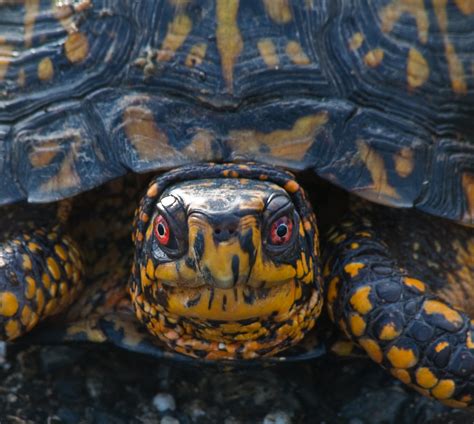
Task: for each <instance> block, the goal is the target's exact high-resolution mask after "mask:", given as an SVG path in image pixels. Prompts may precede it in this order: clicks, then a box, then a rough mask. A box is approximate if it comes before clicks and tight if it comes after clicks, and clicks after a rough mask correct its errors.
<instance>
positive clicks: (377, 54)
mask: <svg viewBox="0 0 474 424" xmlns="http://www.w3.org/2000/svg"><path fill="white" fill-rule="evenodd" d="M383 57H384V51H383V50H382V49H374V50H370V51H369V52H368V53H367V54H366V55H365V56H364V63H365V64H366V65H367V66H368V67H369V68H376V67H377V66H379V65H380V64H381V63H382V60H383Z"/></svg>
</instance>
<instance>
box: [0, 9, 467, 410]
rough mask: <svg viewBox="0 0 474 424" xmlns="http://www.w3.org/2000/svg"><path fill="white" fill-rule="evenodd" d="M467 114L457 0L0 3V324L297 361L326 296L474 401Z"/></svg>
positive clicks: (426, 382)
mask: <svg viewBox="0 0 474 424" xmlns="http://www.w3.org/2000/svg"><path fill="white" fill-rule="evenodd" d="M473 116H474V4H473V2H472V0H432V1H429V0H375V1H368V0H357V1H356V0H344V1H342V0H340V1H335V0H305V1H303V0H301V1H291V2H290V1H288V0H262V1H250V0H248V1H244V0H242V1H238V0H216V1H194V0H168V1H164V0H163V1H146V2H136V1H127V0H123V1H117V2H115V1H113V2H108V1H99V0H97V1H94V2H90V1H79V2H73V1H53V2H51V1H50V0H47V1H39V0H33V1H26V2H24V4H20V2H16V1H13V2H9V1H6V2H1V4H0V173H1V174H0V175H1V179H0V203H2V204H3V205H4V206H2V209H1V214H2V215H1V216H2V219H1V223H0V228H1V237H2V239H1V244H0V337H1V338H2V339H4V340H14V339H17V338H19V337H22V339H24V338H25V337H33V339H35V336H34V335H35V334H36V335H37V336H36V338H43V339H50V340H53V339H55V340H90V341H95V342H112V343H115V344H117V345H119V346H122V347H126V348H128V349H132V350H136V351H141V352H148V353H152V354H154V355H156V356H164V357H170V358H174V359H180V360H189V359H190V358H195V360H196V361H217V360H228V361H234V362H235V360H240V361H244V360H248V361H247V362H248V363H259V361H270V362H271V361H273V362H278V361H283V360H301V359H304V358H308V357H312V356H316V355H317V354H318V352H319V350H318V349H319V345H318V344H314V343H311V340H312V337H313V336H314V330H313V329H315V327H318V325H316V326H315V324H316V319H317V318H318V316H319V315H320V313H321V311H322V307H323V300H325V302H324V303H325V305H326V308H325V312H324V315H326V314H327V315H328V316H329V318H330V319H331V320H332V321H333V322H334V323H335V324H336V326H337V327H338V328H339V329H340V330H342V334H344V335H345V337H347V340H348V341H352V342H354V343H355V344H356V345H358V346H359V347H361V348H362V349H363V350H364V351H365V352H366V353H367V354H368V356H369V357H370V358H371V359H372V360H374V361H375V362H377V363H379V364H380V365H381V366H382V367H384V368H385V369H386V370H387V371H389V372H390V373H391V374H393V376H395V377H396V378H398V379H400V380H401V381H402V382H404V383H406V384H408V385H410V386H412V387H413V388H415V389H417V390H418V391H419V392H421V393H422V394H424V395H427V396H432V397H434V398H436V399H439V400H441V401H442V402H443V403H445V404H447V405H450V406H455V407H458V406H459V407H461V406H468V405H472V404H473V402H474V401H473V396H474V321H471V318H472V317H474V232H473V230H472V228H471V227H472V225H473V223H474V144H473V142H472V140H473V139H474V125H473ZM283 168H284V169H286V170H283ZM287 170H289V171H294V172H299V173H300V174H299V175H300V178H301V179H300V181H304V182H305V183H304V185H305V188H306V190H307V193H308V194H305V191H304V190H303V188H302V186H301V185H300V184H299V183H298V182H296V180H295V178H294V177H293V175H292V174H290V173H289V172H288V171H287ZM129 171H133V172H135V173H145V172H151V171H153V172H155V173H156V172H162V171H169V172H166V173H162V174H161V175H159V176H157V177H156V176H155V177H154V178H153V179H152V181H151V183H150V184H149V185H148V188H147V189H146V191H145V194H144V195H143V196H142V197H141V200H140V201H139V206H138V209H137V211H136V213H135V218H134V221H133V231H132V235H133V243H134V249H133V248H132V245H131V243H130V241H129V237H130V234H129V233H130V230H129V227H130V224H131V221H132V219H131V216H132V214H133V213H132V212H131V211H132V210H133V209H134V208H135V206H136V203H135V199H136V193H137V190H139V187H140V185H141V181H142V180H143V178H140V177H139V176H138V175H129V176H128V177H127V178H124V179H121V180H116V181H114V182H112V183H108V184H103V183H105V182H106V181H108V180H112V179H114V178H116V177H119V176H122V175H124V174H126V173H128V172H129ZM315 174H317V175H318V176H320V177H322V178H323V179H326V180H328V181H330V182H332V183H334V184H335V185H337V186H339V187H342V188H344V189H346V191H348V192H351V193H354V194H356V195H358V196H352V195H349V202H348V203H349V207H348V212H347V215H346V217H345V218H341V219H340V218H339V217H338V215H337V214H336V213H334V214H333V215H332V216H331V215H330V221H331V223H332V224H334V227H333V229H332V230H330V231H329V232H327V234H324V235H322V236H321V238H320V237H319V235H318V230H317V227H316V219H315V215H314V214H313V211H312V207H313V206H314V207H315V208H318V206H319V203H320V200H319V199H320V198H321V197H320V195H319V192H318V183H317V182H316V177H315ZM100 185H102V187H99V186H100ZM95 187H98V188H95ZM142 187H143V186H142ZM93 188H95V189H94V190H91V191H89V190H90V189H93ZM85 191H89V192H88V193H84V194H81V195H80V196H76V195H78V194H79V193H83V192H85ZM73 196H75V197H73ZM361 197H363V198H365V199H368V200H371V201H373V202H372V203H369V202H367V201H366V200H361V199H360V198H361ZM339 200H340V199H339V196H333V197H330V198H329V200H328V204H329V207H330V210H332V205H333V204H334V205H335V204H336V203H338V202H339ZM137 202H138V200H137ZM375 203H382V204H384V205H385V206H379V205H376V204H375ZM7 204H8V206H7ZM134 205H135V206H134ZM387 206H392V207H391V208H390V207H387ZM394 207H397V208H394ZM335 208H336V207H335V206H334V209H335ZM403 208H405V209H403ZM408 208H410V209H408ZM320 245H321V251H320V247H319V246H320ZM132 252H134V254H133V255H132ZM132 256H133V257H132ZM130 269H131V272H130ZM40 322H42V325H39V326H38V327H39V328H37V329H36V330H35V331H33V332H32V333H30V334H29V335H26V336H25V333H27V332H29V331H30V330H32V329H33V328H35V327H36V326H37V325H38V324H39V323H40ZM146 329H147V330H148V331H146ZM344 343H345V342H337V343H336V344H337V346H338V347H337V348H336V349H335V350H339V351H344V350H345V349H347V346H348V345H347V343H348V342H347V343H346V345H344ZM344 346H345V347H344ZM298 347H299V348H298ZM305 347H306V348H307V349H305ZM266 358H268V359H266ZM272 358H273V359H272Z"/></svg>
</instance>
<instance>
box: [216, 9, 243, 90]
mask: <svg viewBox="0 0 474 424" xmlns="http://www.w3.org/2000/svg"><path fill="white" fill-rule="evenodd" d="M238 10H239V1H238V0H217V5H216V13H217V28H216V38H217V49H218V50H219V53H220V55H221V63H222V73H223V76H224V80H225V81H226V84H227V89H228V90H229V92H232V90H233V85H234V77H233V75H234V63H235V61H236V59H237V57H238V56H239V55H240V52H241V51H242V49H243V47H244V43H243V41H242V36H241V35H240V31H239V27H238V25H237V12H238Z"/></svg>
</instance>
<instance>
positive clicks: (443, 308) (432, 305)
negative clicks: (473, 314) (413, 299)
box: [423, 300, 462, 327]
mask: <svg viewBox="0 0 474 424" xmlns="http://www.w3.org/2000/svg"><path fill="white" fill-rule="evenodd" d="M423 310H424V311H425V312H426V313H427V314H429V315H432V314H439V315H442V316H443V317H444V318H445V319H446V320H447V321H449V322H450V323H452V324H454V325H455V326H456V327H459V326H461V325H462V317H461V315H460V314H459V313H458V312H456V311H455V310H454V309H453V308H451V307H449V306H448V305H446V304H444V303H442V302H439V301H437V300H426V301H425V302H424V304H423Z"/></svg>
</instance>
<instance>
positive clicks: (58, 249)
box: [54, 244, 67, 261]
mask: <svg viewBox="0 0 474 424" xmlns="http://www.w3.org/2000/svg"><path fill="white" fill-rule="evenodd" d="M54 251H55V252H56V255H58V256H59V257H60V258H61V259H62V260H63V261H66V260H67V253H66V251H65V250H64V248H63V247H62V246H61V245H60V244H56V245H55V246H54Z"/></svg>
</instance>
